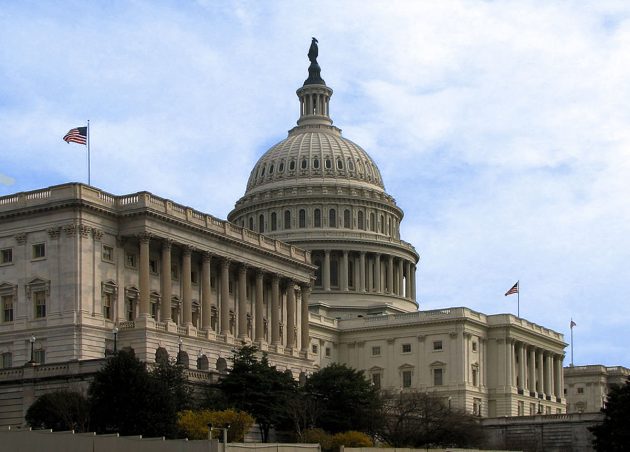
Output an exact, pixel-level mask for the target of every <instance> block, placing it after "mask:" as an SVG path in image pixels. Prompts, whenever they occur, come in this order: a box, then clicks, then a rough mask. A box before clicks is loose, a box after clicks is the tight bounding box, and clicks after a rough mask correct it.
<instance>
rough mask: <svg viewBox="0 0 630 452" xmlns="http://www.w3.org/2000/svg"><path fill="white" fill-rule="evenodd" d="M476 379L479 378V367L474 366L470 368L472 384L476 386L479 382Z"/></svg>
mask: <svg viewBox="0 0 630 452" xmlns="http://www.w3.org/2000/svg"><path fill="white" fill-rule="evenodd" d="M478 379H479V369H477V368H476V367H474V368H473V370H472V384H473V386H477V385H478V384H479V382H478V381H477V380H478Z"/></svg>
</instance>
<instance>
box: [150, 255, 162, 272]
mask: <svg viewBox="0 0 630 452" xmlns="http://www.w3.org/2000/svg"><path fill="white" fill-rule="evenodd" d="M149 271H150V272H151V273H153V274H154V275H158V274H159V273H160V266H159V265H158V261H157V259H149Z"/></svg>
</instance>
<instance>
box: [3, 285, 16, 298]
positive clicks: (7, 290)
mask: <svg viewBox="0 0 630 452" xmlns="http://www.w3.org/2000/svg"><path fill="white" fill-rule="evenodd" d="M17 288H18V286H17V284H11V283H8V282H4V283H2V284H0V295H13V296H16V295H17Z"/></svg>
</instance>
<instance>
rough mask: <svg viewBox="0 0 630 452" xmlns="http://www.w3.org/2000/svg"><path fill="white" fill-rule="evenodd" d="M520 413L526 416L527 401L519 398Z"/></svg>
mask: <svg viewBox="0 0 630 452" xmlns="http://www.w3.org/2000/svg"><path fill="white" fill-rule="evenodd" d="M518 415H519V416H525V402H523V401H522V400H519V402H518Z"/></svg>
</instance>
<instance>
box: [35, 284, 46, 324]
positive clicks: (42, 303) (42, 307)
mask: <svg viewBox="0 0 630 452" xmlns="http://www.w3.org/2000/svg"><path fill="white" fill-rule="evenodd" d="M33 299H34V300H35V318H37V319H41V318H43V317H46V292H44V291H43V290H42V291H37V292H33Z"/></svg>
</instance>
